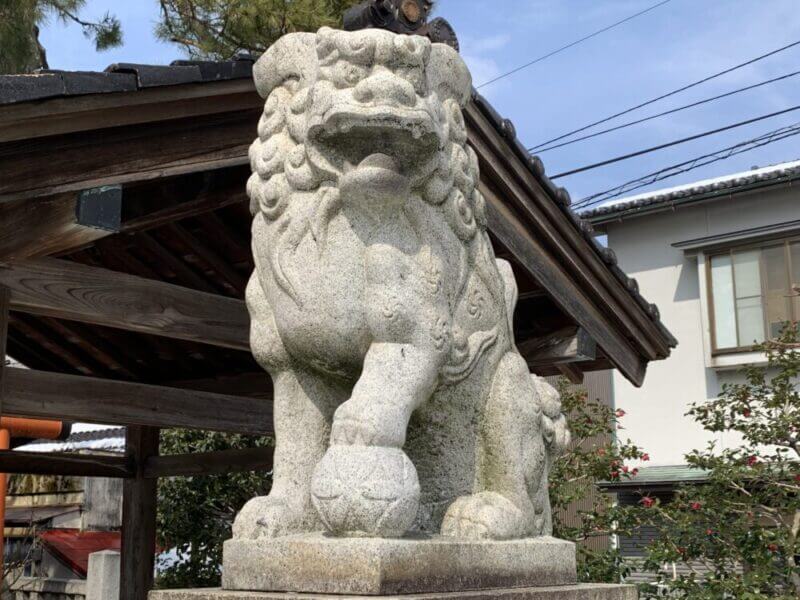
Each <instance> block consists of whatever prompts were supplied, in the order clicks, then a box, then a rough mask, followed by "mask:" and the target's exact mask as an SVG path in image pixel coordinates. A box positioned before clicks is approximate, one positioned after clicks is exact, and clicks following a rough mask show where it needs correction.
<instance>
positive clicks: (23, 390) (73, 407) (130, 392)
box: [4, 368, 272, 435]
mask: <svg viewBox="0 0 800 600" xmlns="http://www.w3.org/2000/svg"><path fill="white" fill-rule="evenodd" d="M4 413H5V414H8V415H14V416H21V417H34V418H41V419H63V420H71V421H80V422H88V423H109V424H112V425H150V426H155V427H186V428H190V429H207V430H211V431H228V432H233V433H244V434H253V435H268V434H270V433H272V403H271V402H268V401H264V400H258V399H253V398H242V397H239V396H226V395H222V394H212V393H209V392H199V391H195V390H185V389H176V388H168V387H160V386H156V385H145V384H141V383H128V382H123V381H113V380H110V379H96V378H92V377H82V376H80V375H63V374H61V373H47V372H44V371H32V370H29V369H14V368H8V369H6V371H5V397H4Z"/></svg>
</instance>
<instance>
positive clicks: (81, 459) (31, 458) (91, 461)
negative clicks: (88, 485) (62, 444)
mask: <svg viewBox="0 0 800 600" xmlns="http://www.w3.org/2000/svg"><path fill="white" fill-rule="evenodd" d="M0 472H2V473H23V474H26V475H70V476H75V477H117V478H118V477H132V476H133V468H132V467H131V465H130V464H129V462H128V460H127V459H125V458H122V457H119V456H99V455H97V456H89V455H82V454H67V453H59V452H47V453H42V452H22V451H18V450H0Z"/></svg>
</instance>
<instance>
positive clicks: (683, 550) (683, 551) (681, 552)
mask: <svg viewBox="0 0 800 600" xmlns="http://www.w3.org/2000/svg"><path fill="white" fill-rule="evenodd" d="M678 554H680V555H681V556H683V555H684V554H686V548H683V547H681V546H678Z"/></svg>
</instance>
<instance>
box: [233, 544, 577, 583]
mask: <svg viewBox="0 0 800 600" xmlns="http://www.w3.org/2000/svg"><path fill="white" fill-rule="evenodd" d="M223 564H224V565H225V568H224V573H223V579H222V587H223V588H224V589H226V590H248V591H264V592H268V591H276V590H278V591H284V592H303V593H317V594H352V595H356V596H358V595H366V596H384V595H392V594H415V593H432V592H461V591H464V590H478V589H497V588H517V587H525V586H529V587H536V586H547V585H568V584H574V583H575V582H576V575H575V572H576V571H575V546H574V544H572V543H571V542H565V541H563V540H557V539H555V538H550V537H538V538H527V539H519V540H508V541H495V540H463V539H453V538H445V537H433V538H408V537H406V538H400V539H398V538H336V537H328V536H325V535H322V534H305V535H295V536H288V537H283V538H275V539H263V540H255V541H249V540H229V541H227V542H226V543H225V552H224V558H223Z"/></svg>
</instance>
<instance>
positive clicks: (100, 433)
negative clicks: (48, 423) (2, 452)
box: [16, 427, 125, 452]
mask: <svg viewBox="0 0 800 600" xmlns="http://www.w3.org/2000/svg"><path fill="white" fill-rule="evenodd" d="M16 450H24V451H25V452H76V451H80V450H101V451H104V452H123V451H124V450H125V428H124V427H108V428H106V429H93V430H91V431H78V432H76V433H73V434H71V435H70V436H69V437H68V438H67V439H66V440H64V441H52V440H34V441H32V442H30V443H28V444H25V445H23V446H18V447H17V448H16Z"/></svg>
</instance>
